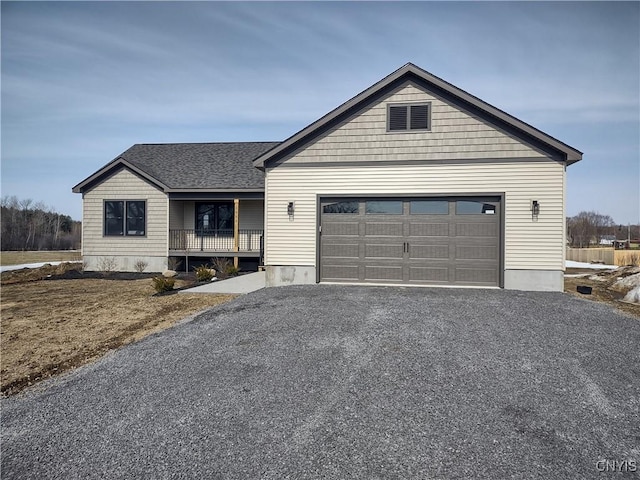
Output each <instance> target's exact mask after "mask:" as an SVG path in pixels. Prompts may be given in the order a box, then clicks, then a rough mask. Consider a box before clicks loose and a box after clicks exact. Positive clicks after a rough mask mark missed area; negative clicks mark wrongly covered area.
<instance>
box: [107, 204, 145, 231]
mask: <svg viewBox="0 0 640 480" xmlns="http://www.w3.org/2000/svg"><path fill="white" fill-rule="evenodd" d="M146 211H147V202H145V201H144V200H105V202H104V235H105V236H107V237H111V236H133V237H141V236H144V235H145V234H146V223H147V217H146Z"/></svg>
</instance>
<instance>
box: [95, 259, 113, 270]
mask: <svg viewBox="0 0 640 480" xmlns="http://www.w3.org/2000/svg"><path fill="white" fill-rule="evenodd" d="M115 270H116V259H115V258H113V257H100V259H99V260H98V271H100V272H103V273H111V272H115Z"/></svg>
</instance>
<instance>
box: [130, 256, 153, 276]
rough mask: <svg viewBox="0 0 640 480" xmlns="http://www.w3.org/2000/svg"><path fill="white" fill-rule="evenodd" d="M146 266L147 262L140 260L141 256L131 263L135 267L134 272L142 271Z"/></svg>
mask: <svg viewBox="0 0 640 480" xmlns="http://www.w3.org/2000/svg"><path fill="white" fill-rule="evenodd" d="M148 266H149V264H148V263H147V262H145V261H144V260H142V259H141V258H139V259H137V260H136V263H134V264H133V268H135V269H136V272H138V273H142V272H144V269H145V268H147V267H148Z"/></svg>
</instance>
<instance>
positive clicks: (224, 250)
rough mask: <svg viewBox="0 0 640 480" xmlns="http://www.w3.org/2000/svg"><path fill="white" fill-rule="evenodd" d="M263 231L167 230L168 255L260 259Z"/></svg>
mask: <svg viewBox="0 0 640 480" xmlns="http://www.w3.org/2000/svg"><path fill="white" fill-rule="evenodd" d="M263 233H264V231H263V230H258V229H237V230H236V231H234V230H195V229H177V230H169V254H170V255H179V256H189V255H191V256H206V255H210V254H215V255H213V256H219V257H224V256H229V257H234V256H239V257H260V258H262V249H263Z"/></svg>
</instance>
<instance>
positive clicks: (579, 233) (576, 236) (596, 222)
mask: <svg viewBox="0 0 640 480" xmlns="http://www.w3.org/2000/svg"><path fill="white" fill-rule="evenodd" d="M606 236H609V237H614V238H615V239H617V240H621V241H626V240H627V237H628V236H629V237H630V238H631V239H637V238H638V237H640V226H639V225H631V226H630V227H628V226H627V225H619V224H617V223H615V222H614V221H613V218H611V216H609V215H602V214H600V213H598V212H580V213H579V214H578V215H576V216H574V217H568V218H567V242H568V243H569V245H570V246H572V247H580V248H581V247H588V246H589V245H594V244H596V245H597V244H599V243H600V239H602V238H603V237H606Z"/></svg>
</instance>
